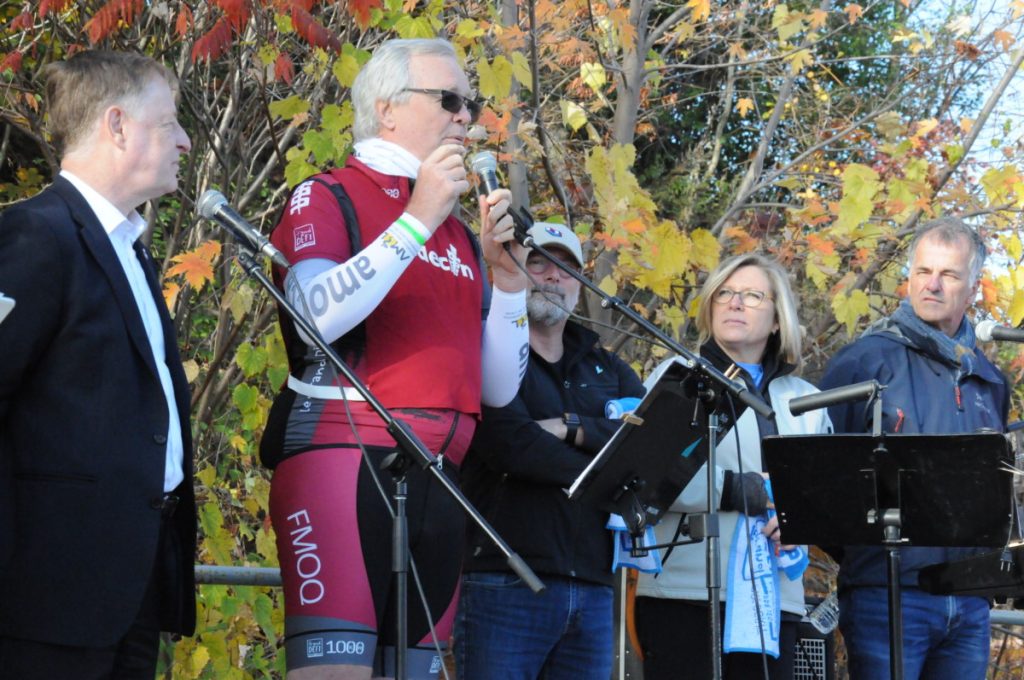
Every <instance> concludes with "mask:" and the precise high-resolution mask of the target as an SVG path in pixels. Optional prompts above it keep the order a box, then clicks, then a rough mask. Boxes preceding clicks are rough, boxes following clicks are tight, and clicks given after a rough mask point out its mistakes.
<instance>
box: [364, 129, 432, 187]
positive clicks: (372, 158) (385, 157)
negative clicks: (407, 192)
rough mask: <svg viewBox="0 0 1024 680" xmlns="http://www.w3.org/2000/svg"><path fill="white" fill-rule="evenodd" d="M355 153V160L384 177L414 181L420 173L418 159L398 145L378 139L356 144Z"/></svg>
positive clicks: (372, 138) (374, 138) (373, 138)
mask: <svg viewBox="0 0 1024 680" xmlns="http://www.w3.org/2000/svg"><path fill="white" fill-rule="evenodd" d="M355 153H356V158H358V159H359V160H360V161H362V162H363V163H365V164H366V165H367V166H368V167H369V168H370V169H371V170H375V171H377V172H379V173H382V174H384V175H395V176H398V177H409V178H411V179H416V175H418V174H419V172H420V159H418V158H416V156H413V155H412V154H411V153H409V151H408V150H406V149H404V148H403V147H401V146H399V145H398V144H395V143H394V142H387V141H385V140H383V139H381V138H380V137H371V138H370V139H364V140H363V141H361V142H356V144H355Z"/></svg>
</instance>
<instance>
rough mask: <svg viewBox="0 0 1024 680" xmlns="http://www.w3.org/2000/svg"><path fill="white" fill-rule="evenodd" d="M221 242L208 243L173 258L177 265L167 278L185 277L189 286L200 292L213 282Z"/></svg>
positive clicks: (168, 272)
mask: <svg viewBox="0 0 1024 680" xmlns="http://www.w3.org/2000/svg"><path fill="white" fill-rule="evenodd" d="M220 250H221V246H220V242H219V241H206V242H204V243H202V244H200V245H199V246H198V247H197V248H195V249H193V250H190V251H188V252H184V253H181V254H180V255H175V256H174V257H172V258H171V260H172V261H174V262H177V264H176V265H174V266H173V267H171V268H170V269H168V270H167V276H168V277H170V276H179V275H182V276H184V277H185V280H186V281H188V285H190V286H192V288H193V289H195V290H199V289H200V288H202V287H203V285H205V284H206V282H207V281H212V280H213V263H214V260H216V259H217V258H218V257H219V256H220Z"/></svg>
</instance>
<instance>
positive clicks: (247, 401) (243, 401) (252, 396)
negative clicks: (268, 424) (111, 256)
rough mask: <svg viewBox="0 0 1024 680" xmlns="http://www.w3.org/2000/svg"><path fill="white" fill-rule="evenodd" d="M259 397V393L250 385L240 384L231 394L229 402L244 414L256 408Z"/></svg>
mask: <svg viewBox="0 0 1024 680" xmlns="http://www.w3.org/2000/svg"><path fill="white" fill-rule="evenodd" d="M259 396H260V391H259V390H258V389H256V388H255V387H253V386H252V385H245V384H240V385H236V386H235V389H234V390H233V391H232V392H231V401H232V402H233V403H234V405H235V406H237V407H238V410H239V411H241V412H242V413H246V412H249V411H252V410H253V409H255V408H256V405H257V403H258V400H259Z"/></svg>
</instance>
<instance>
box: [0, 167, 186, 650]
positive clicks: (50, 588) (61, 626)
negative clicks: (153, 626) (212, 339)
mask: <svg viewBox="0 0 1024 680" xmlns="http://www.w3.org/2000/svg"><path fill="white" fill-rule="evenodd" d="M144 268H145V269H146V270H147V273H148V274H149V280H150V287H151V288H152V289H153V294H154V296H155V297H156V299H157V308H158V309H159V310H160V315H161V319H162V322H163V328H164V337H165V340H166V348H167V357H166V361H167V365H168V367H169V368H170V371H171V376H172V378H173V382H174V389H175V396H176V399H177V405H178V411H179V413H180V414H181V417H182V419H183V420H184V421H185V423H183V424H182V437H183V441H184V443H185V482H184V484H183V487H184V488H185V492H184V494H183V496H184V497H183V499H182V503H181V504H180V505H179V507H178V509H177V512H176V513H175V516H174V518H173V519H172V522H173V525H174V527H175V529H176V530H177V533H178V534H179V537H180V541H179V545H180V546H181V550H180V560H181V564H182V566H183V569H182V572H183V574H184V581H185V582H184V583H181V584H179V585H180V597H179V598H176V600H177V601H175V602H173V603H171V606H169V607H165V609H169V610H175V609H176V610H177V611H175V612H172V613H171V614H169V615H168V616H166V617H165V619H166V620H165V621H164V622H163V624H164V625H163V627H164V629H165V630H168V631H172V632H182V633H186V634H187V633H191V632H192V630H193V628H194V626H195V592H194V590H195V588H194V572H193V568H192V565H193V564H194V559H195V542H196V519H195V517H196V513H195V498H194V496H193V492H192V441H191V433H190V431H189V428H188V426H187V422H188V413H189V391H188V384H187V381H186V379H185V374H184V372H183V370H182V367H181V361H180V359H179V356H178V349H177V343H176V340H175V334H174V329H173V327H172V326H171V321H170V317H169V315H168V314H167V309H166V306H165V305H164V304H163V299H162V297H161V296H160V292H159V290H158V289H157V287H156V278H155V276H154V275H153V268H152V266H151V264H148V263H146V264H144ZM0 291H2V292H4V293H5V294H7V295H8V296H10V297H13V298H15V300H16V302H17V306H16V307H15V309H14V311H12V312H11V314H10V316H8V318H7V319H6V320H5V321H3V322H2V323H0V636H9V637H16V638H21V639H28V640H37V641H42V642H48V643H57V644H65V645H74V646H85V647H98V646H108V645H111V644H113V643H114V642H116V641H117V640H118V639H119V638H120V637H121V636H122V635H123V634H124V633H125V632H126V631H127V629H128V627H129V625H130V624H131V623H132V621H133V619H134V617H135V615H136V613H137V612H138V608H139V604H140V602H141V600H142V596H143V592H144V589H145V587H146V583H147V579H148V577H149V575H150V573H151V569H152V567H153V564H154V558H155V556H156V551H157V540H158V536H159V528H160V512H159V510H157V509H154V507H153V501H154V499H156V498H159V497H160V496H161V494H162V493H163V480H164V465H165V457H166V434H167V430H168V414H167V405H166V401H165V398H164V394H163V391H162V389H161V387H160V379H159V377H158V376H157V372H156V366H155V364H154V362H153V351H152V349H150V345H149V341H148V339H147V338H146V334H145V330H144V328H143V325H142V318H141V316H140V314H139V311H138V308H137V306H136V303H135V299H134V297H133V295H132V292H131V288H130V286H129V284H128V279H127V278H126V276H125V274H124V270H123V269H122V268H121V264H120V262H119V261H118V259H117V255H116V253H115V252H114V248H113V246H112V245H111V243H110V238H109V237H108V236H107V234H106V232H104V230H103V227H102V226H101V225H100V223H99V221H98V220H97V219H96V217H95V215H94V214H93V212H92V210H91V209H90V208H89V206H88V204H87V203H86V202H85V199H84V198H83V197H82V196H81V194H79V193H78V191H77V190H76V189H75V188H74V187H73V186H72V185H71V183H69V182H68V181H67V180H65V179H63V178H60V177H58V178H57V180H56V181H55V182H54V183H53V185H52V186H51V187H50V188H48V189H46V190H45V191H43V192H41V193H40V194H38V195H37V196H35V197H33V198H31V199H29V200H27V201H23V202H21V203H18V204H16V205H14V206H12V207H10V208H8V209H7V210H5V211H4V212H3V214H2V215H0Z"/></svg>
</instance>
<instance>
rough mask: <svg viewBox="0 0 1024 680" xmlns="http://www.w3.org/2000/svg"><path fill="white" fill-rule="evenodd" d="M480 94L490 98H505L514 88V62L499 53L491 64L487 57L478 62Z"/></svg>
mask: <svg viewBox="0 0 1024 680" xmlns="http://www.w3.org/2000/svg"><path fill="white" fill-rule="evenodd" d="M476 68H477V76H478V78H479V83H480V94H481V95H483V96H484V97H486V98H488V99H504V98H505V97H507V96H508V95H509V92H510V91H511V90H512V70H513V69H512V62H510V61H509V60H508V59H506V58H505V57H503V56H501V55H499V56H497V57H495V58H494V61H492V62H491V63H490V64H488V63H487V60H486V59H481V60H480V61H479V62H478V63H477V66H476Z"/></svg>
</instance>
